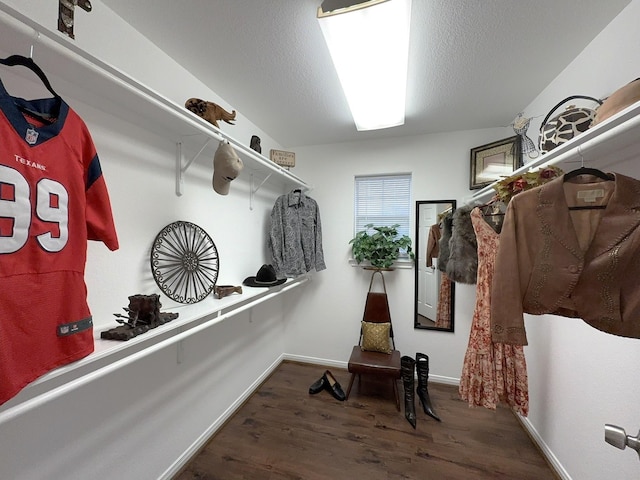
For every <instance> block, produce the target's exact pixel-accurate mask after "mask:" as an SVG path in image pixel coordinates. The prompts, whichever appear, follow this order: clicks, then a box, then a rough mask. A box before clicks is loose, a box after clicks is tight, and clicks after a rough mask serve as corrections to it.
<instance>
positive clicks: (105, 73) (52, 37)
mask: <svg viewBox="0 0 640 480" xmlns="http://www.w3.org/2000/svg"><path fill="white" fill-rule="evenodd" d="M0 11H2V12H4V13H6V14H7V15H6V16H5V15H2V16H0V22H2V23H4V24H6V25H7V26H8V27H9V28H12V29H14V30H18V31H21V32H22V33H23V34H24V35H26V36H27V37H30V36H34V37H35V35H37V41H38V43H43V44H46V46H48V47H50V48H52V49H54V50H55V51H56V52H57V53H60V54H62V55H65V56H66V57H67V58H69V59H71V60H73V61H75V62H76V63H82V65H84V66H85V67H87V68H89V69H90V70H92V71H93V72H95V73H97V74H98V75H100V76H102V77H104V78H107V79H109V80H110V81H113V82H114V83H116V84H118V85H120V86H121V87H124V88H126V89H127V90H129V91H130V92H133V93H135V94H136V95H138V96H140V97H141V98H143V99H144V100H146V101H148V102H150V103H152V104H154V105H155V106H157V107H159V108H161V109H162V110H164V111H165V112H167V113H170V114H171V115H173V116H174V117H178V118H179V119H180V120H182V121H184V122H185V123H188V124H189V125H190V126H192V127H193V128H195V129H197V130H198V131H199V132H200V133H202V134H203V135H207V136H209V137H212V138H215V139H216V140H218V141H220V140H227V141H228V142H229V143H231V144H233V146H234V147H235V148H236V149H237V150H239V151H241V152H242V153H243V154H244V155H245V156H247V157H249V158H251V159H252V160H254V161H255V162H256V163H258V164H259V165H260V166H262V167H265V168H266V169H268V170H270V171H272V172H276V173H278V174H279V175H281V176H283V177H285V178H287V179H289V181H291V182H293V183H295V184H298V185H300V186H301V187H302V188H305V189H307V188H309V187H308V186H307V184H306V183H305V182H304V181H303V180H302V179H300V178H298V177H297V176H296V175H294V174H292V173H291V172H290V171H288V170H285V169H284V168H283V167H281V166H280V165H278V164H276V163H274V162H271V161H269V160H267V159H266V158H264V157H262V156H261V155H260V154H258V153H257V152H256V151H255V150H252V149H251V148H249V147H247V146H246V145H244V144H242V143H241V142H239V141H238V140H236V139H235V138H233V137H232V136H231V135H229V134H227V133H224V132H222V131H221V130H219V129H217V128H216V127H215V126H213V125H211V124H209V123H208V122H206V121H205V120H203V119H201V118H200V117H198V116H196V115H195V114H193V113H191V112H189V111H188V110H186V109H185V108H184V107H183V106H181V105H178V104H177V103H175V102H173V101H171V100H169V99H167V98H165V97H164V96H162V95H160V94H159V93H158V92H156V91H155V90H153V89H151V88H149V87H147V86H146V85H144V84H142V83H140V82H138V81H137V80H135V79H133V78H131V77H130V76H128V75H127V74H125V73H124V72H122V71H121V70H119V69H117V68H116V67H114V66H112V65H110V64H108V63H106V62H103V61H102V60H100V59H99V58H97V57H94V56H93V55H91V54H89V53H87V52H86V51H84V50H82V49H81V48H79V47H78V46H77V45H75V44H74V43H73V42H71V41H70V40H68V39H67V38H66V37H63V36H62V35H60V34H58V33H57V32H53V31H51V30H49V29H47V28H44V27H43V26H42V25H40V24H38V23H36V22H34V21H33V20H32V19H30V18H28V17H26V16H24V15H23V14H21V13H20V12H18V11H17V10H14V9H13V8H11V7H9V6H8V5H6V4H4V3H1V2H0ZM32 43H33V42H32ZM32 46H33V45H32ZM26 48H27V46H26V45H25V49H26ZM80 61H82V62H80Z"/></svg>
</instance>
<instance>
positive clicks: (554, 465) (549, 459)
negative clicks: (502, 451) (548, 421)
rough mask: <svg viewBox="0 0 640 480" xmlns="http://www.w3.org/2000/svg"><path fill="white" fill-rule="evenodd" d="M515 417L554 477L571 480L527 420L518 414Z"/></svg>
mask: <svg viewBox="0 0 640 480" xmlns="http://www.w3.org/2000/svg"><path fill="white" fill-rule="evenodd" d="M515 416H516V418H517V419H518V420H519V421H520V423H521V424H522V427H523V428H524V429H525V430H526V431H527V433H528V434H529V436H530V437H531V439H532V440H533V442H534V443H535V444H536V445H537V446H538V448H539V449H540V452H542V455H544V457H545V458H546V459H547V462H548V463H549V465H550V466H551V468H552V469H553V471H554V472H555V473H556V475H558V477H559V478H560V479H561V480H572V478H571V475H569V472H567V471H566V470H565V468H564V467H563V466H562V464H561V463H560V460H558V457H556V456H555V455H554V453H553V452H552V451H551V449H550V448H549V446H548V445H547V444H546V443H545V442H544V440H543V439H542V437H541V436H540V434H539V433H538V431H537V430H536V429H535V427H534V426H533V425H532V423H531V422H530V421H529V419H528V418H527V417H523V416H522V415H519V414H515Z"/></svg>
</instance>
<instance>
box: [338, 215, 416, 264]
mask: <svg viewBox="0 0 640 480" xmlns="http://www.w3.org/2000/svg"><path fill="white" fill-rule="evenodd" d="M399 226H400V225H399V224H395V225H391V226H390V227H374V226H373V223H369V224H367V225H365V226H364V230H362V231H361V232H358V233H356V236H355V237H353V238H352V239H351V240H350V241H349V243H350V244H351V251H352V253H353V258H354V259H355V261H356V262H357V263H358V264H360V263H361V262H362V261H365V260H367V261H369V263H370V264H371V266H372V267H374V268H380V269H382V268H384V269H388V268H390V267H391V265H393V262H395V261H396V260H397V259H398V257H399V256H400V250H405V251H406V252H407V255H409V258H411V259H412V260H413V259H414V258H415V255H414V254H413V251H412V250H411V238H409V237H408V236H406V235H401V236H399V235H398V227H399ZM371 229H373V230H375V233H373V234H371V235H370V234H369V230H371Z"/></svg>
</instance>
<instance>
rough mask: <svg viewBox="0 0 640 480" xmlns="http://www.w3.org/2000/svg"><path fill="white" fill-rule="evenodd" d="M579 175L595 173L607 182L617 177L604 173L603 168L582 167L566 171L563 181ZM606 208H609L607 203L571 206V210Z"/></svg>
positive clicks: (595, 175) (594, 174)
mask: <svg viewBox="0 0 640 480" xmlns="http://www.w3.org/2000/svg"><path fill="white" fill-rule="evenodd" d="M579 175H593V176H594V177H598V178H601V179H602V180H606V181H607V182H612V181H613V180H614V179H615V177H614V176H613V175H611V174H608V173H604V172H603V171H602V170H598V169H597V168H589V167H580V168H576V169H575V170H571V171H570V172H568V173H565V174H564V179H563V182H566V181H567V180H571V179H572V178H575V177H577V176H579ZM605 208H607V206H606V205H584V206H579V207H569V210H604V209H605Z"/></svg>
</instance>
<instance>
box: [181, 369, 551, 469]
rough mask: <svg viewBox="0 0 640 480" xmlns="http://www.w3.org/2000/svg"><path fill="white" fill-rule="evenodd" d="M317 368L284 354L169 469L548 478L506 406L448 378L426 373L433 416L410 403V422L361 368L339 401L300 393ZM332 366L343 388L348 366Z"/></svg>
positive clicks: (388, 388)
mask: <svg viewBox="0 0 640 480" xmlns="http://www.w3.org/2000/svg"><path fill="white" fill-rule="evenodd" d="M324 370H325V369H324V368H323V367H321V366H316V365H306V364H299V363H294V362H283V363H282V364H281V365H280V366H279V367H278V368H277V369H276V371H275V372H274V373H273V374H272V375H271V376H270V377H269V378H268V379H267V381H266V382H265V383H264V384H263V385H262V386H261V387H260V388H259V389H258V390H257V391H256V393H254V394H253V395H252V396H251V398H249V400H248V401H247V402H246V403H245V404H244V405H243V406H242V408H241V409H240V410H239V411H238V412H237V413H236V414H235V415H234V416H233V417H232V418H231V419H230V420H229V421H228V422H227V423H226V424H225V425H224V426H223V428H221V429H220V430H219V431H218V432H217V433H216V435H215V436H214V437H213V438H212V439H211V440H210V442H209V443H208V444H207V445H206V446H205V447H204V448H203V449H202V451H201V452H200V453H199V454H198V455H196V456H195V457H194V458H193V460H192V461H191V462H190V463H189V464H188V465H187V466H186V467H185V469H183V471H182V472H181V473H180V474H179V475H178V476H177V477H176V479H177V480H196V479H198V480H234V479H259V480H294V479H300V480H324V479H337V480H342V479H354V480H360V479H363V480H378V479H380V480H383V479H384V480H388V479H416V480H423V479H424V480H431V479H434V480H441V479H452V480H454V479H464V480H482V479H492V480H494V479H510V480H529V479H530V480H546V479H550V480H555V479H557V477H556V475H555V474H554V473H553V472H552V470H551V469H550V468H549V467H548V465H547V463H546V462H545V460H544V458H543V457H542V456H541V454H540V453H539V451H538V450H537V448H536V447H535V446H534V444H533V443H532V441H531V440H530V438H529V437H528V435H527V433H526V432H525V431H524V430H523V429H522V427H521V425H520V423H519V422H518V420H517V419H516V418H515V417H514V415H513V414H512V413H511V411H509V410H508V409H506V408H500V407H499V408H498V410H497V411H495V412H493V411H490V410H486V409H483V408H471V409H470V408H469V407H468V406H467V404H466V403H465V402H462V401H461V400H460V399H459V397H458V390H457V387H454V386H449V385H442V384H436V383H433V382H431V383H430V384H429V393H430V397H431V399H432V402H433V404H434V410H435V411H436V412H437V414H438V415H439V416H440V418H441V419H442V422H441V423H439V422H436V421H435V420H433V419H432V418H430V417H428V416H427V415H425V414H424V412H422V410H419V409H418V407H419V403H416V409H417V416H418V422H417V428H416V430H414V429H413V428H412V427H411V425H409V423H408V422H407V421H406V420H405V418H404V415H403V412H398V411H397V410H396V407H395V401H394V400H393V392H392V390H391V386H390V385H386V384H382V385H380V384H378V383H376V381H375V380H373V381H372V380H371V379H370V378H369V379H367V378H366V377H362V381H361V383H360V384H359V383H358V381H357V380H356V382H355V384H354V387H353V390H352V392H351V396H350V398H349V400H348V401H346V402H339V401H337V400H335V399H334V398H333V397H332V396H331V395H330V394H329V393H328V392H321V393H319V394H317V395H309V394H308V388H309V385H310V384H311V383H313V382H314V381H315V380H317V379H318V378H320V376H321V375H322V373H323V372H324ZM331 371H332V373H333V374H334V376H335V377H336V378H337V380H338V382H340V384H341V385H342V386H343V388H344V389H345V391H346V387H347V385H348V384H349V382H348V380H349V374H348V373H347V372H346V371H345V370H340V369H331ZM398 386H399V388H400V392H401V393H402V386H401V383H400V382H399V385H398ZM416 401H417V398H416Z"/></svg>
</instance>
